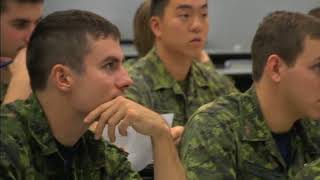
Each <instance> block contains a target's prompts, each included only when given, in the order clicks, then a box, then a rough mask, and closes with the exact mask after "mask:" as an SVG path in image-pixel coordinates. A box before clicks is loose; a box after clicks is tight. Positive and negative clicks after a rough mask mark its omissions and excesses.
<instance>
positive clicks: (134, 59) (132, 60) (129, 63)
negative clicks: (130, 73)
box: [123, 58, 138, 69]
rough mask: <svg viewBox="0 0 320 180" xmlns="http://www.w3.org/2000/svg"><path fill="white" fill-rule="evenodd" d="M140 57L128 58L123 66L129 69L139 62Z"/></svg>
mask: <svg viewBox="0 0 320 180" xmlns="http://www.w3.org/2000/svg"><path fill="white" fill-rule="evenodd" d="M137 60H138V59H136V58H130V59H126V60H125V61H124V62H123V66H124V67H125V68H126V69H129V68H130V67H131V66H133V65H134V63H135V62H137Z"/></svg>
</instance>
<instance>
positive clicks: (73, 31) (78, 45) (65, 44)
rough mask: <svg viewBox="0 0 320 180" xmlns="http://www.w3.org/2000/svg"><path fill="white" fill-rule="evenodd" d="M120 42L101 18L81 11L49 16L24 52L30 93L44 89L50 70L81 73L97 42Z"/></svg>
mask: <svg viewBox="0 0 320 180" xmlns="http://www.w3.org/2000/svg"><path fill="white" fill-rule="evenodd" d="M105 38H113V39H115V40H119V39H120V33H119V30H118V28H117V27H116V26H115V25H113V24H112V23H110V22H109V21H108V20H106V19H105V18H103V17H101V16H99V15H97V14H94V13H91V12H88V11H82V10H67V11H59V12H55V13H52V14H50V15H48V16H47V17H45V18H44V19H43V20H41V21H40V22H39V24H38V25H37V27H36V28H35V30H34V31H33V34H32V36H31V38H30V42H29V45H28V49H27V69H28V72H29V76H30V81H31V82H30V83H31V88H32V90H33V91H36V90H43V89H45V88H46V85H47V80H48V77H49V74H50V71H51V69H52V67H53V66H54V65H56V64H63V65H67V66H69V67H70V68H71V69H73V70H75V71H76V72H79V73H81V72H82V71H83V67H82V65H83V59H84V57H85V56H86V55H87V54H88V53H89V52H90V46H91V43H92V42H93V41H95V40H98V39H105Z"/></svg>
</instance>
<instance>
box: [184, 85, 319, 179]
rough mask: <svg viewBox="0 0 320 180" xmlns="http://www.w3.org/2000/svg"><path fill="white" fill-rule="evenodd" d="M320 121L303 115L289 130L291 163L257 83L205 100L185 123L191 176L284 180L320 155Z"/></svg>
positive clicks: (185, 151)
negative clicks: (279, 143)
mask: <svg viewBox="0 0 320 180" xmlns="http://www.w3.org/2000/svg"><path fill="white" fill-rule="evenodd" d="M319 129H320V122H319V121H315V120H299V121H297V123H296V124H295V125H294V126H293V128H292V130H291V131H290V133H291V135H292V136H291V147H290V149H291V152H292V153H291V154H292V156H291V157H290V158H291V160H292V164H291V165H290V166H289V167H288V166H287V164H286V163H285V161H284V159H283V158H282V156H281V153H280V151H279V150H278V147H277V145H276V142H275V140H274V138H273V136H272V132H271V131H270V129H269V128H268V127H267V125H266V123H265V120H264V118H263V116H262V113H261V110H260V107H259V104H258V101H257V97H256V93H255V88H254V87H252V88H250V89H249V90H248V91H247V92H245V93H239V94H231V95H229V96H225V97H222V98H218V99H217V100H216V101H214V102H211V103H209V104H206V105H204V106H202V107H201V108H199V110H198V111H197V112H196V113H195V114H194V115H193V116H192V117H191V119H190V120H189V121H188V123H187V124H186V127H185V132H184V134H183V137H182V141H181V146H180V158H181V161H182V163H183V165H184V167H185V169H186V172H187V176H188V178H189V180H207V179H208V180H209V179H210V180H211V179H227V180H232V179H237V180H257V179H265V180H284V179H290V178H292V177H293V176H294V175H295V174H296V173H297V172H298V171H299V170H301V168H303V166H304V164H305V163H309V162H311V161H313V160H315V159H317V158H319V157H320V147H319V146H320V131H319Z"/></svg>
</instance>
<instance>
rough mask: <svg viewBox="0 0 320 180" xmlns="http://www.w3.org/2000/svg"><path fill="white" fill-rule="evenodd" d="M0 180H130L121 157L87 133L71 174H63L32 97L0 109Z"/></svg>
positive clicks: (131, 173)
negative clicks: (70, 178) (69, 179)
mask: <svg viewBox="0 0 320 180" xmlns="http://www.w3.org/2000/svg"><path fill="white" fill-rule="evenodd" d="M0 110H1V114H0V179H1V180H62V179H68V178H67V177H70V176H71V177H73V178H72V179H74V180H89V179H90V180H102V179H103V180H132V179H141V178H140V176H139V175H138V174H137V173H136V172H134V171H133V170H131V167H130V163H129V162H128V161H127V158H126V156H125V155H124V153H123V152H122V151H121V150H119V149H118V148H116V147H115V146H113V145H111V144H107V143H104V142H103V141H102V140H99V141H97V140H95V139H94V134H93V133H92V132H90V131H87V132H86V133H85V134H84V135H83V136H82V137H81V139H80V140H79V144H78V145H79V146H78V148H77V149H76V150H75V152H74V161H73V162H72V163H73V164H72V170H71V171H69V170H66V168H65V165H64V159H63V157H62V154H61V153H60V152H59V150H58V146H57V143H56V140H55V139H54V137H53V135H52V132H51V130H50V128H49V124H48V122H47V120H46V118H45V114H44V112H43V110H42V109H41V107H40V104H39V103H38V101H37V99H36V98H35V96H32V97H30V98H29V99H28V100H26V101H16V102H15V103H12V104H7V105H4V106H2V107H1V109H0Z"/></svg>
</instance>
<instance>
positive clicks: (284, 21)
mask: <svg viewBox="0 0 320 180" xmlns="http://www.w3.org/2000/svg"><path fill="white" fill-rule="evenodd" d="M306 37H310V38H316V39H318V38H320V22H319V21H318V20H317V19H316V18H314V17H311V16H309V15H305V14H302V13H296V12H287V11H276V12H273V13H271V14H269V15H268V16H266V17H265V18H264V19H263V21H262V23H261V24H260V25H259V27H258V30H257V32H256V34H255V36H254V38H253V42H252V45H251V53H252V59H253V67H252V78H253V80H254V81H259V80H260V79H261V76H262V73H263V70H264V66H265V64H266V61H267V59H268V57H269V56H270V55H271V54H277V55H279V56H280V57H281V58H282V59H283V60H284V62H285V63H286V64H287V65H288V66H293V65H294V64H295V61H296V58H297V56H298V55H299V54H300V53H301V52H302V51H303V50H304V42H305V39H306Z"/></svg>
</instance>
